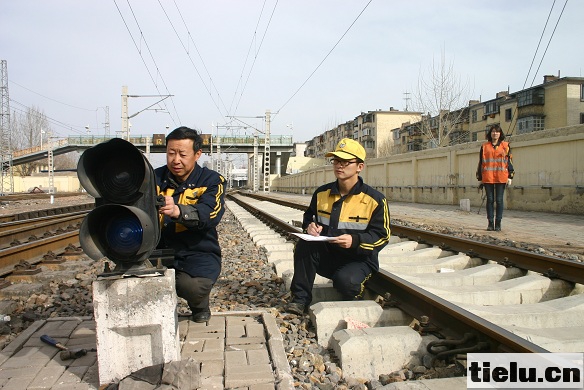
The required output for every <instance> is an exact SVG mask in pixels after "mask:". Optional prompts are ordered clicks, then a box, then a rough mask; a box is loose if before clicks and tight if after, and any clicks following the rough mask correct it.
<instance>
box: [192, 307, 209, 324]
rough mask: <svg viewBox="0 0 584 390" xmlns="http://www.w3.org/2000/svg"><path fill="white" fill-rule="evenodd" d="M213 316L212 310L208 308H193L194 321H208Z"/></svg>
mask: <svg viewBox="0 0 584 390" xmlns="http://www.w3.org/2000/svg"><path fill="white" fill-rule="evenodd" d="M209 318H211V310H209V309H208V308H207V309H199V311H195V310H193V317H192V319H193V321H194V322H207V321H209Z"/></svg>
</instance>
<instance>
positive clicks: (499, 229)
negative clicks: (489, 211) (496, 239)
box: [495, 221, 501, 232]
mask: <svg viewBox="0 0 584 390" xmlns="http://www.w3.org/2000/svg"><path fill="white" fill-rule="evenodd" d="M495 231H497V232H500V231H501V221H495Z"/></svg>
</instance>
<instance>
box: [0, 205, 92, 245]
mask: <svg viewBox="0 0 584 390" xmlns="http://www.w3.org/2000/svg"><path fill="white" fill-rule="evenodd" d="M86 215H87V212H86V211H78V212H75V213H69V214H61V215H53V216H50V217H41V218H33V219H27V220H22V221H14V222H7V223H2V224H0V242H11V241H13V240H15V239H17V240H21V239H24V238H27V237H28V236H31V235H37V234H39V233H40V234H41V235H42V234H43V233H44V232H46V231H53V230H57V229H66V228H68V227H69V226H72V225H77V224H80V223H81V222H82V221H83V218H85V216H86Z"/></svg>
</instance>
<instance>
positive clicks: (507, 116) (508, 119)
mask: <svg viewBox="0 0 584 390" xmlns="http://www.w3.org/2000/svg"><path fill="white" fill-rule="evenodd" d="M511 118H513V115H512V114H511V109H510V108H507V109H506V110H505V122H511Z"/></svg>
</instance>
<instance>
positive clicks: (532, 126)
mask: <svg viewBox="0 0 584 390" xmlns="http://www.w3.org/2000/svg"><path fill="white" fill-rule="evenodd" d="M544 128H545V120H544V118H543V117H539V116H527V117H525V118H521V119H517V134H525V133H531V132H532V131H539V130H543V129H544Z"/></svg>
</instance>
